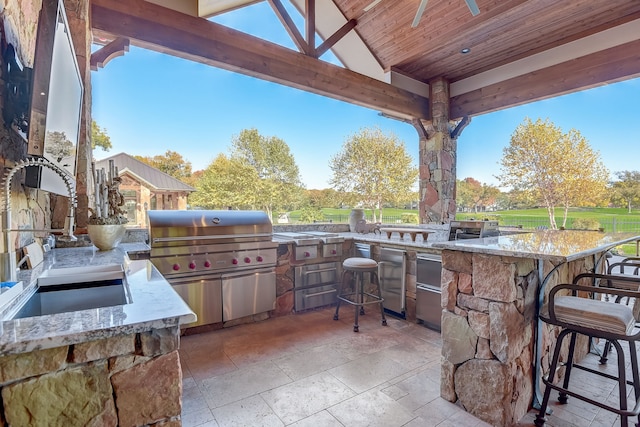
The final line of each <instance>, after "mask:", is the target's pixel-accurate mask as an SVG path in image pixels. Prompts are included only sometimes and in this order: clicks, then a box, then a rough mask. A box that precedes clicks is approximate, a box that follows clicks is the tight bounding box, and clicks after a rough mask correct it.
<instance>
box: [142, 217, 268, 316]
mask: <svg viewBox="0 0 640 427" xmlns="http://www.w3.org/2000/svg"><path fill="white" fill-rule="evenodd" d="M148 215H149V245H150V247H151V253H150V257H151V261H152V262H153V264H154V265H155V266H156V267H157V268H158V270H159V271H160V272H161V273H162V274H163V275H164V277H165V278H166V279H167V280H168V281H169V282H170V283H171V284H172V285H173V287H174V289H175V290H176V291H177V292H178V293H179V294H180V296H182V298H183V299H184V300H185V302H187V304H189V306H190V307H191V309H192V310H193V311H194V312H195V313H196V314H197V315H198V321H197V322H196V323H192V324H190V325H188V326H189V327H193V326H201V325H207V324H212V323H218V322H226V321H229V320H233V319H237V318H240V317H245V316H249V315H252V314H257V313H261V312H265V311H269V310H272V309H273V308H274V305H275V298H276V295H275V292H276V291H275V266H276V261H277V246H278V244H277V243H275V242H273V241H272V236H273V233H272V225H271V221H270V220H269V217H268V216H267V214H266V213H264V212H262V211H231V210H229V211H226V210H220V211H214V210H209V211H207V210H203V211H155V210H152V211H148Z"/></svg>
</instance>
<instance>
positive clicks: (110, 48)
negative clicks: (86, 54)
mask: <svg viewBox="0 0 640 427" xmlns="http://www.w3.org/2000/svg"><path fill="white" fill-rule="evenodd" d="M125 52H129V40H128V39H125V38H123V37H118V38H116V39H115V40H113V41H111V42H110V43H109V44H107V45H106V46H103V47H101V48H100V49H98V50H97V51H95V52H93V53H92V54H91V59H90V61H89V62H90V67H91V70H92V71H98V68H104V66H105V65H107V62H109V61H111V60H112V59H113V58H117V57H118V56H122V55H124V54H125Z"/></svg>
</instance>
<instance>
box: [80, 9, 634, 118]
mask: <svg viewBox="0 0 640 427" xmlns="http://www.w3.org/2000/svg"><path fill="white" fill-rule="evenodd" d="M91 1H92V25H93V29H94V37H101V38H103V39H115V38H116V37H124V38H128V39H130V40H131V44H134V45H139V46H145V47H148V48H152V49H155V50H160V51H164V52H167V53H170V54H173V55H177V56H182V57H185V58H189V59H193V60H196V61H200V62H204V63H208V64H211V65H214V66H218V67H222V68H226V69H231V70H234V71H238V72H241V73H245V74H249V75H252V76H255V77H259V78H264V79H267V80H271V81H276V82H279V83H283V84H287V85H290V86H294V87H298V88H301V89H303V90H308V91H311V92H314V93H319V94H323V95H326V96H331V97H334V98H337V99H341V100H345V101H348V102H353V103H356V104H359V105H364V106H367V107H370V108H374V109H377V110H380V111H382V112H384V113H387V114H390V115H394V116H399V117H401V118H405V119H413V118H420V119H429V112H428V103H427V100H426V98H425V96H428V89H427V92H426V93H425V91H424V90H423V89H422V90H414V89H412V88H411V87H413V86H415V87H420V86H422V87H423V88H424V87H427V88H428V86H426V85H425V84H428V83H429V82H430V81H432V80H433V79H436V78H445V79H447V80H448V81H449V82H450V83H451V112H450V114H451V117H452V118H460V117H464V116H474V115H479V114H484V113H487V112H490V111H495V110H499V109H503V108H508V107H512V106H515V105H520V104H523V103H526V102H531V101H535V100H539V99H544V98H549V97H553V96H557V95H561V94H565V93H569V92H573V91H577V90H582V89H586V88H590V87H594V86H598V85H602V84H607V83H611V82H616V81H620V80H625V79H629V78H634V77H638V76H640V1H638V0H607V1H593V0H567V1H557V0H476V3H477V5H478V7H479V9H480V13H479V14H478V15H477V16H473V15H472V14H471V13H470V11H469V8H468V7H467V5H466V3H465V1H464V0H430V1H429V2H428V4H427V6H426V9H425V11H424V13H423V14H422V16H421V19H420V22H419V24H418V25H417V26H416V27H415V28H414V27H412V25H411V23H412V21H413V20H414V18H415V16H416V11H417V9H418V5H419V3H420V1H419V0H380V1H379V2H376V4H375V6H373V7H371V8H367V6H369V5H371V4H372V3H373V0H315V1H314V0H304V1H301V0H293V3H294V4H295V6H296V7H297V8H298V9H300V10H301V11H302V13H304V12H305V10H304V8H305V7H307V8H310V5H314V4H315V6H314V9H313V11H311V12H310V13H308V14H307V15H308V16H310V17H311V19H313V21H314V22H312V23H311V25H309V23H307V30H308V28H313V29H315V30H316V31H318V33H319V34H321V35H322V36H323V37H324V38H325V39H328V38H329V36H330V35H331V34H334V33H336V32H337V31H338V30H339V29H341V28H342V30H343V31H344V26H345V25H346V24H347V23H348V22H350V23H351V24H349V25H351V26H353V28H349V31H348V32H349V37H352V38H353V36H354V35H355V36H357V38H358V43H359V44H358V43H356V44H353V43H351V42H350V44H347V42H346V40H347V37H345V39H344V40H345V41H344V42H342V41H340V40H338V41H336V40H335V39H336V38H337V37H334V39H332V40H331V45H332V49H333V50H334V51H335V53H336V56H338V58H341V59H343V62H344V63H345V64H347V63H348V58H347V57H348V56H349V55H354V57H355V55H356V54H361V53H362V52H356V49H361V48H360V47H354V46H360V45H361V46H362V47H363V48H364V49H366V50H367V52H366V53H367V54H368V55H371V56H372V57H373V58H374V59H375V61H374V62H373V63H374V64H379V67H380V69H381V70H378V74H380V75H382V73H388V74H387V75H388V76H394V75H398V76H402V80H404V81H408V82H413V83H415V85H411V84H409V86H407V85H406V84H405V85H402V86H401V87H402V88H400V87H396V85H395V83H394V79H392V78H390V79H387V81H381V80H382V79H379V78H378V77H376V78H372V77H367V76H365V75H363V74H367V75H368V76H377V75H376V74H375V72H373V71H372V73H367V72H366V71H363V70H361V69H358V70H357V71H358V72H355V71H352V70H349V69H348V67H347V68H340V67H336V66H334V65H331V64H328V63H326V62H324V61H322V60H318V59H315V58H314V57H313V55H309V54H308V53H309V52H306V53H307V54H306V55H305V54H304V52H303V53H300V52H294V51H291V50H289V49H286V48H283V47H281V46H277V45H273V44H272V43H269V42H266V41H263V40H260V39H257V38H255V37H252V36H249V35H247V34H243V33H240V32H237V31H234V30H230V29H228V28H226V27H223V26H220V25H216V24H214V23H212V22H210V21H207V20H206V19H205V18H204V17H201V16H208V15H211V14H212V13H222V12H224V10H225V7H227V8H237V7H242V6H243V5H245V4H250V3H255V0H233V1H231V0H226V2H220V1H218V2H215V1H212V0H199V1H198V0H189V1H184V0H151V1H153V2H154V3H159V4H163V5H165V6H168V7H171V8H172V9H177V10H180V11H177V10H169V9H165V8H164V7H162V6H159V5H157V4H153V3H150V2H147V1H144V0H134V1H126V0H91ZM269 1H270V3H271V4H272V5H273V6H274V10H277V9H278V4H279V3H280V1H274V0H269ZM281 1H282V2H285V1H288V0H281ZM172 2H177V3H180V6H179V7H178V6H177V3H176V5H175V7H174V6H172ZM316 3H317V4H316ZM185 4H189V5H191V6H193V7H192V8H191V10H193V11H197V12H189V11H187V12H185V10H186V9H188V8H185ZM216 4H217V5H218V10H214V9H213V6H215V5H216ZM220 4H223V5H226V6H223V7H222V9H221V10H220V7H219V6H220ZM301 5H302V7H301ZM207 8H209V9H207ZM333 9H335V10H333ZM365 9H366V10H365ZM280 11H281V10H280ZM329 11H330V12H331V14H330V16H331V19H329V14H328V13H327V12H329ZM336 11H337V13H336ZM314 12H315V13H314ZM188 13H191V15H189V14H188ZM194 15H199V16H194ZM335 16H337V17H338V18H335ZM281 19H282V18H281ZM328 21H332V22H328ZM354 23H355V26H354V25H353V24H354ZM283 25H286V17H285V18H284V19H283ZM323 27H324V28H323ZM327 28H328V29H327ZM327 31H328V32H327ZM345 32H346V31H345ZM290 33H291V32H290ZM295 36H296V35H295V34H293V35H292V37H295ZM305 36H306V37H307V39H308V37H309V34H305V32H304V30H303V31H302V34H301V35H298V39H297V44H298V45H300V44H303V45H304V43H303V39H304V37H305ZM343 36H344V35H343V34H340V38H342V37H343ZM346 46H349V47H348V49H347V48H346ZM464 48H468V49H470V52H469V53H466V54H465V53H462V50H463V49H464ZM301 50H302V49H301ZM310 51H311V52H313V49H311V50H310ZM359 62H360V61H359ZM352 68H354V69H355V68H356V67H355V65H354V66H353V67H352ZM380 71H382V73H380ZM389 80H390V81H391V83H388V81H389Z"/></svg>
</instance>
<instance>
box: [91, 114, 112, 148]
mask: <svg viewBox="0 0 640 427" xmlns="http://www.w3.org/2000/svg"><path fill="white" fill-rule="evenodd" d="M97 147H100V148H102V151H109V150H111V149H112V148H113V146H112V145H111V138H110V137H109V135H107V130H106V129H103V128H101V127H100V126H98V124H97V123H96V121H95V120H92V121H91V148H93V149H94V150H95V149H96V148H97Z"/></svg>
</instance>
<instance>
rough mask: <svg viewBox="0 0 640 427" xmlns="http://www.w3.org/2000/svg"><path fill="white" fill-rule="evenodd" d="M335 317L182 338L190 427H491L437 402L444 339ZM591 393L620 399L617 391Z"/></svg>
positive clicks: (604, 417)
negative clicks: (356, 329)
mask: <svg viewBox="0 0 640 427" xmlns="http://www.w3.org/2000/svg"><path fill="white" fill-rule="evenodd" d="M333 310H334V309H331V308H327V309H320V310H316V311H309V312H305V313H300V314H296V315H292V316H286V317H279V318H274V319H269V320H265V321H263V322H258V323H252V324H246V325H239V326H235V327H231V328H226V329H222V330H218V331H212V332H207V333H202V334H198V335H190V336H184V337H182V338H181V349H180V356H181V362H182V370H183V385H184V391H183V410H182V423H183V426H185V427H193V426H202V427H215V426H220V427H228V426H242V427H247V426H296V427H298V426H313V427H325V426H327V427H330V426H347V427H358V426H381V427H394V426H407V427H432V426H438V427H454V426H455V427H459V426H464V427H474V426H488V424H486V423H484V422H483V421H481V420H478V419H477V418H475V417H473V416H471V415H470V414H468V413H466V412H465V411H463V410H462V409H460V408H459V407H458V406H456V405H454V404H452V403H450V402H448V401H446V400H444V399H442V398H440V350H441V340H440V334H439V333H438V332H435V331H432V330H430V329H427V328H426V327H424V326H422V325H418V324H414V323H410V322H407V321H404V320H401V319H397V318H393V317H390V316H388V323H389V326H388V327H383V326H381V325H380V316H379V314H378V313H377V312H376V311H375V310H372V309H370V310H369V313H368V314H367V315H365V316H362V317H361V318H360V332H359V333H354V332H353V330H352V325H353V308H351V307H346V308H344V309H341V311H340V314H341V316H340V317H341V318H340V320H339V321H334V320H333ZM374 313H375V314H374ZM594 357H595V356H594ZM594 360H595V359H594ZM612 362H613V360H612ZM594 363H596V362H595V361H594ZM610 365H613V364H612V363H610ZM575 375H576V378H578V376H579V373H578V372H576V374H575ZM589 378H592V376H590V377H589ZM585 386H586V387H596V388H597V389H598V390H600V395H601V396H602V398H603V399H607V398H614V397H615V393H616V392H615V386H614V385H613V383H611V384H609V385H606V384H604V382H602V381H600V380H599V379H598V381H596V382H594V381H592V380H587V381H586V382H585ZM551 402H552V403H551V405H552V407H553V408H554V414H553V415H551V416H550V417H549V422H548V423H547V425H548V426H551V427H560V426H566V427H574V426H577V427H582V426H592V427H596V426H607V427H609V426H612V425H618V424H617V423H616V418H615V417H614V416H613V415H612V414H610V413H608V412H606V411H601V410H597V408H593V407H590V406H589V405H586V404H583V403H581V402H580V401H578V400H576V399H570V401H569V405H567V406H565V407H560V406H558V405H557V404H556V403H555V399H554V398H553V397H552V401H551ZM533 418H534V415H533V413H530V414H527V416H525V417H524V418H523V420H521V422H520V423H519V424H518V426H533V422H532V421H533ZM632 425H633V424H632Z"/></svg>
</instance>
